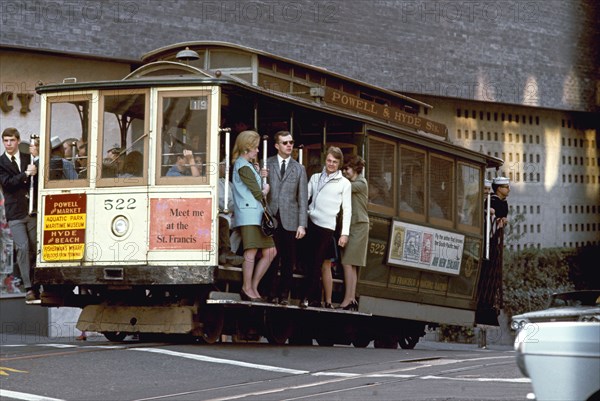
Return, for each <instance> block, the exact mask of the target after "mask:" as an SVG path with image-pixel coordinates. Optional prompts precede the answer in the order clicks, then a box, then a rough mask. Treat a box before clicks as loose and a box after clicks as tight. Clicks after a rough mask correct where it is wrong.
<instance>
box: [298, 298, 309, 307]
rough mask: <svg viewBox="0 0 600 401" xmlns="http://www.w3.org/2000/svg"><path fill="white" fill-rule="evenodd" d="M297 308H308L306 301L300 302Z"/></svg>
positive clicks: (305, 299)
mask: <svg viewBox="0 0 600 401" xmlns="http://www.w3.org/2000/svg"><path fill="white" fill-rule="evenodd" d="M298 306H299V307H301V308H302V309H304V308H308V299H307V298H304V299H303V300H302V301H300V304H299V305H298Z"/></svg>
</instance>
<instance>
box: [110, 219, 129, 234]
mask: <svg viewBox="0 0 600 401" xmlns="http://www.w3.org/2000/svg"><path fill="white" fill-rule="evenodd" d="M128 230H129V220H127V217H125V216H117V217H115V218H114V220H113V222H112V232H113V234H114V235H116V236H117V237H122V236H124V235H125V234H126V233H127V231H128Z"/></svg>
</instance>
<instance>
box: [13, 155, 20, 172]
mask: <svg viewBox="0 0 600 401" xmlns="http://www.w3.org/2000/svg"><path fill="white" fill-rule="evenodd" d="M11 160H12V164H13V166H15V168H16V169H17V171H18V172H21V169H20V168H19V164H18V163H17V158H16V157H14V156H13V157H12V159H11Z"/></svg>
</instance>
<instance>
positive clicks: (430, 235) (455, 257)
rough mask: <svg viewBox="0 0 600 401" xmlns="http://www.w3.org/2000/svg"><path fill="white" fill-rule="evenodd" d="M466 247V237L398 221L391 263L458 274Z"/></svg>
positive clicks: (394, 224) (394, 227) (392, 239)
mask: <svg viewBox="0 0 600 401" xmlns="http://www.w3.org/2000/svg"><path fill="white" fill-rule="evenodd" d="M464 244H465V236H464V235H461V234H457V233H453V232H450V231H444V230H438V229H435V228H431V227H425V226H419V225H416V224H409V223H404V222H402V221H398V220H394V221H393V222H392V227H391V232H390V244H389V246H388V253H387V264H389V265H392V266H399V267H414V268H417V269H423V270H429V271H435V272H439V273H446V274H452V275H458V274H460V265H461V261H462V255H463V248H464Z"/></svg>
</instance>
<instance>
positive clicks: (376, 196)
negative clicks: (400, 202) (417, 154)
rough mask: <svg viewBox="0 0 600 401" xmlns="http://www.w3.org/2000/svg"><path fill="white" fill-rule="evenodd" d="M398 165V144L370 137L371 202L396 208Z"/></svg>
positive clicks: (369, 175)
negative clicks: (395, 194) (396, 174)
mask: <svg viewBox="0 0 600 401" xmlns="http://www.w3.org/2000/svg"><path fill="white" fill-rule="evenodd" d="M395 165H396V144H395V143H393V142H391V141H385V140H383V139H380V138H375V137H369V161H368V165H367V176H368V177H367V181H368V183H369V203H371V204H372V205H375V206H380V207H384V208H389V209H392V210H393V208H394V193H395V192H396V188H395V180H394V166H395Z"/></svg>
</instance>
